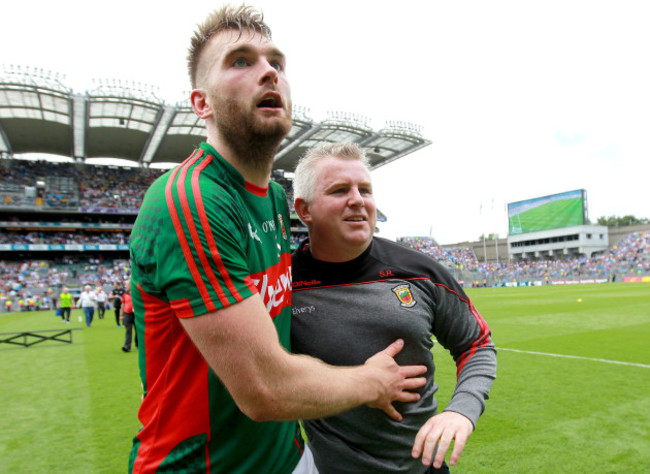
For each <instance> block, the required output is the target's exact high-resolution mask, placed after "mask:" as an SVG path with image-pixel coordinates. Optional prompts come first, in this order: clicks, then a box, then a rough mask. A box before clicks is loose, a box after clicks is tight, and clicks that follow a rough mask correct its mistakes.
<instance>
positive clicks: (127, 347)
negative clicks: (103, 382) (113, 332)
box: [122, 280, 138, 352]
mask: <svg viewBox="0 0 650 474" xmlns="http://www.w3.org/2000/svg"><path fill="white" fill-rule="evenodd" d="M134 322H135V321H134V315H133V301H132V300H131V280H128V281H127V282H126V284H125V285H124V294H123V295H122V326H124V329H125V330H126V331H125V333H124V344H123V345H122V350H123V351H124V352H131V338H132V336H133V325H134ZM135 347H138V336H137V334H136V336H135Z"/></svg>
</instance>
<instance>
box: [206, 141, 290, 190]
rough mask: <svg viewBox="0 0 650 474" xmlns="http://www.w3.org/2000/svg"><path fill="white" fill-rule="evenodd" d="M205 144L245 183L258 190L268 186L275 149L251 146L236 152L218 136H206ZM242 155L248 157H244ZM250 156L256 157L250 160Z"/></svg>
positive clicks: (235, 149) (234, 148)
mask: <svg viewBox="0 0 650 474" xmlns="http://www.w3.org/2000/svg"><path fill="white" fill-rule="evenodd" d="M207 142H208V143H209V144H210V145H211V146H212V147H213V148H214V149H215V150H217V152H219V155H221V156H222V157H223V158H224V159H225V160H226V161H227V162H228V163H230V164H231V165H232V166H233V167H234V168H235V169H236V170H237V171H239V172H240V173H241V175H242V176H243V177H244V179H245V180H246V181H247V182H249V183H251V184H254V185H255V186H259V187H260V188H265V187H267V186H268V185H269V181H270V179H271V170H272V169H273V158H274V157H275V153H276V151H277V147H275V146H274V147H254V146H251V147H250V148H249V149H248V150H238V149H237V148H236V147H233V146H232V145H230V144H229V143H227V142H226V141H224V140H220V139H219V137H218V136H210V134H208V139H207ZM244 153H247V154H248V155H247V156H244V155H243V154H244ZM251 154H255V155H257V156H255V157H254V159H251V156H250V155H251ZM247 158H248V159H247Z"/></svg>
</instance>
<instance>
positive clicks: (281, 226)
mask: <svg viewBox="0 0 650 474" xmlns="http://www.w3.org/2000/svg"><path fill="white" fill-rule="evenodd" d="M278 221H279V222H280V229H281V230H282V238H283V239H284V240H287V229H286V228H285V227H284V219H282V214H278Z"/></svg>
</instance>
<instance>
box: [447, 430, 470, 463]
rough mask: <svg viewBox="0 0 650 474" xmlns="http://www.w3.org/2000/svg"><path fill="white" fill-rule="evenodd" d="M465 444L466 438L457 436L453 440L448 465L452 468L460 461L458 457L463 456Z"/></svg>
mask: <svg viewBox="0 0 650 474" xmlns="http://www.w3.org/2000/svg"><path fill="white" fill-rule="evenodd" d="M466 442H467V438H466V437H464V436H460V435H457V436H456V439H455V440H454V450H453V451H452V452H451V456H449V464H450V465H452V466H455V465H456V463H457V462H458V460H459V459H460V455H461V454H463V449H465V443H466Z"/></svg>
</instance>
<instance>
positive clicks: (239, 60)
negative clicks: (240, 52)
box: [232, 58, 247, 67]
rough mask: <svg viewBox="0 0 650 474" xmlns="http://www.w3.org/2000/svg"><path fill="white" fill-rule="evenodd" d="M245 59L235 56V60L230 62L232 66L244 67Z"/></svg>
mask: <svg viewBox="0 0 650 474" xmlns="http://www.w3.org/2000/svg"><path fill="white" fill-rule="evenodd" d="M246 64H247V63H246V60H245V59H244V58H237V59H235V61H234V62H233V63H232V65H233V66H235V67H246Z"/></svg>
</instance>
